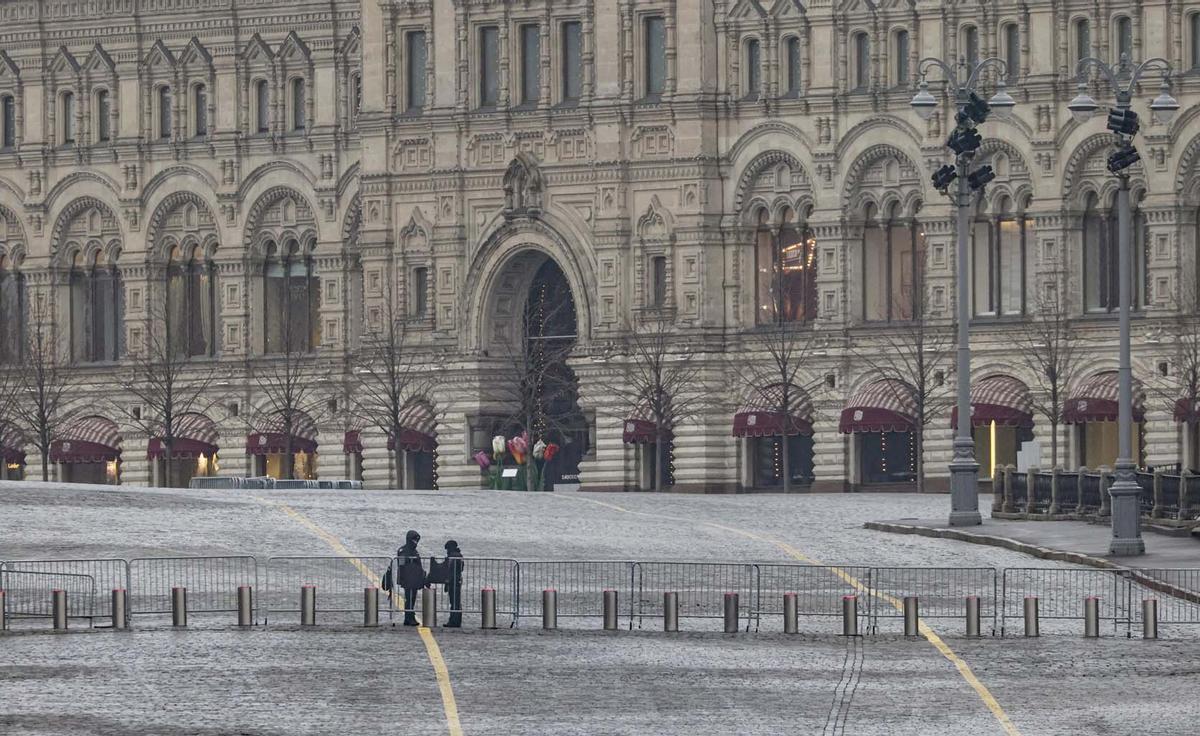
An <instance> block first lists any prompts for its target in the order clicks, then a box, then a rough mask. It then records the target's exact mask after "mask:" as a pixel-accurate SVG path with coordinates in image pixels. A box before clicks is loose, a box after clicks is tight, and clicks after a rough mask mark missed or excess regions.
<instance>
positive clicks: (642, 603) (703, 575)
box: [634, 562, 756, 630]
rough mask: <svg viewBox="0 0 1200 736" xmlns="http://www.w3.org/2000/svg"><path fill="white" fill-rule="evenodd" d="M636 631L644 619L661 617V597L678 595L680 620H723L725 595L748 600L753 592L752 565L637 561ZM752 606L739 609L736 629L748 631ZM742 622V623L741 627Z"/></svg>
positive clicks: (653, 619) (751, 621) (751, 618)
mask: <svg viewBox="0 0 1200 736" xmlns="http://www.w3.org/2000/svg"><path fill="white" fill-rule="evenodd" d="M634 567H635V575H634V576H635V580H636V582H637V593H636V597H637V619H638V628H639V629H640V628H643V626H644V625H645V621H646V619H650V620H651V621H656V620H662V618H663V594H664V593H677V594H678V601H679V618H680V619H711V620H713V621H723V620H724V618H725V594H726V593H737V594H738V597H739V599H740V600H743V601H751V600H753V597H754V589H755V579H756V576H755V568H754V565H753V564H741V563H725V562H637V563H634ZM752 608H753V606H749V605H747V606H742V607H741V608H740V610H739V613H738V619H739V627H738V628H741V629H745V630H749V628H750V626H751V625H752V624H753V617H752V616H753V614H752V613H751V611H752ZM742 619H744V620H745V624H744V625H742V623H741V621H742Z"/></svg>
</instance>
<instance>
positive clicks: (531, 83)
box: [521, 25, 542, 105]
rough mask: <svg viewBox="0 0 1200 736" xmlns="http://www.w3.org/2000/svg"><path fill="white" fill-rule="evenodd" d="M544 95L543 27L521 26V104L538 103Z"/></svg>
mask: <svg viewBox="0 0 1200 736" xmlns="http://www.w3.org/2000/svg"><path fill="white" fill-rule="evenodd" d="M541 96H542V29H540V28H538V27H537V26H534V25H528V26H521V104H522V105H536V104H537V103H538V100H539V99H540V98H541Z"/></svg>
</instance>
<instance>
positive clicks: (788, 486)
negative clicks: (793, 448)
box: [783, 432, 792, 493]
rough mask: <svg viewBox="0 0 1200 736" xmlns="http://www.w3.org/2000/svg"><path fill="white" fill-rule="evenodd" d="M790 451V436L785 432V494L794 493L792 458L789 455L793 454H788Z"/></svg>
mask: <svg viewBox="0 0 1200 736" xmlns="http://www.w3.org/2000/svg"><path fill="white" fill-rule="evenodd" d="M789 449H790V448H789V447H788V436H787V433H786V432H785V433H784V435H783V492H784V493H791V492H792V458H791V457H789V455H791V453H790V452H788V450H789Z"/></svg>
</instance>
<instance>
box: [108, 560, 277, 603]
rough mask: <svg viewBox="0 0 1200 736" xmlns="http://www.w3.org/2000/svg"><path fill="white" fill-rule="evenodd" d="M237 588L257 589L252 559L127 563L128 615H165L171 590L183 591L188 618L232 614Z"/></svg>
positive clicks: (136, 561) (133, 561)
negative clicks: (246, 586)
mask: <svg viewBox="0 0 1200 736" xmlns="http://www.w3.org/2000/svg"><path fill="white" fill-rule="evenodd" d="M241 585H249V586H252V587H253V588H254V589H255V590H257V589H258V563H257V562H255V560H254V558H253V557H249V556H230V557H139V558H136V559H132V560H130V561H129V593H128V595H129V612H130V615H133V616H141V615H162V614H169V613H171V589H172V588H187V609H188V614H189V615H191V614H207V613H230V614H232V613H234V612H236V611H237V589H238V586H241Z"/></svg>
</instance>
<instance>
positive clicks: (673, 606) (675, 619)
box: [663, 593, 679, 631]
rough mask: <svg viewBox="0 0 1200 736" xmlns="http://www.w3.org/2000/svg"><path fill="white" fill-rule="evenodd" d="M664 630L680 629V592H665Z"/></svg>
mask: <svg viewBox="0 0 1200 736" xmlns="http://www.w3.org/2000/svg"><path fill="white" fill-rule="evenodd" d="M663 631H679V594H678V593H663Z"/></svg>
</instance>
